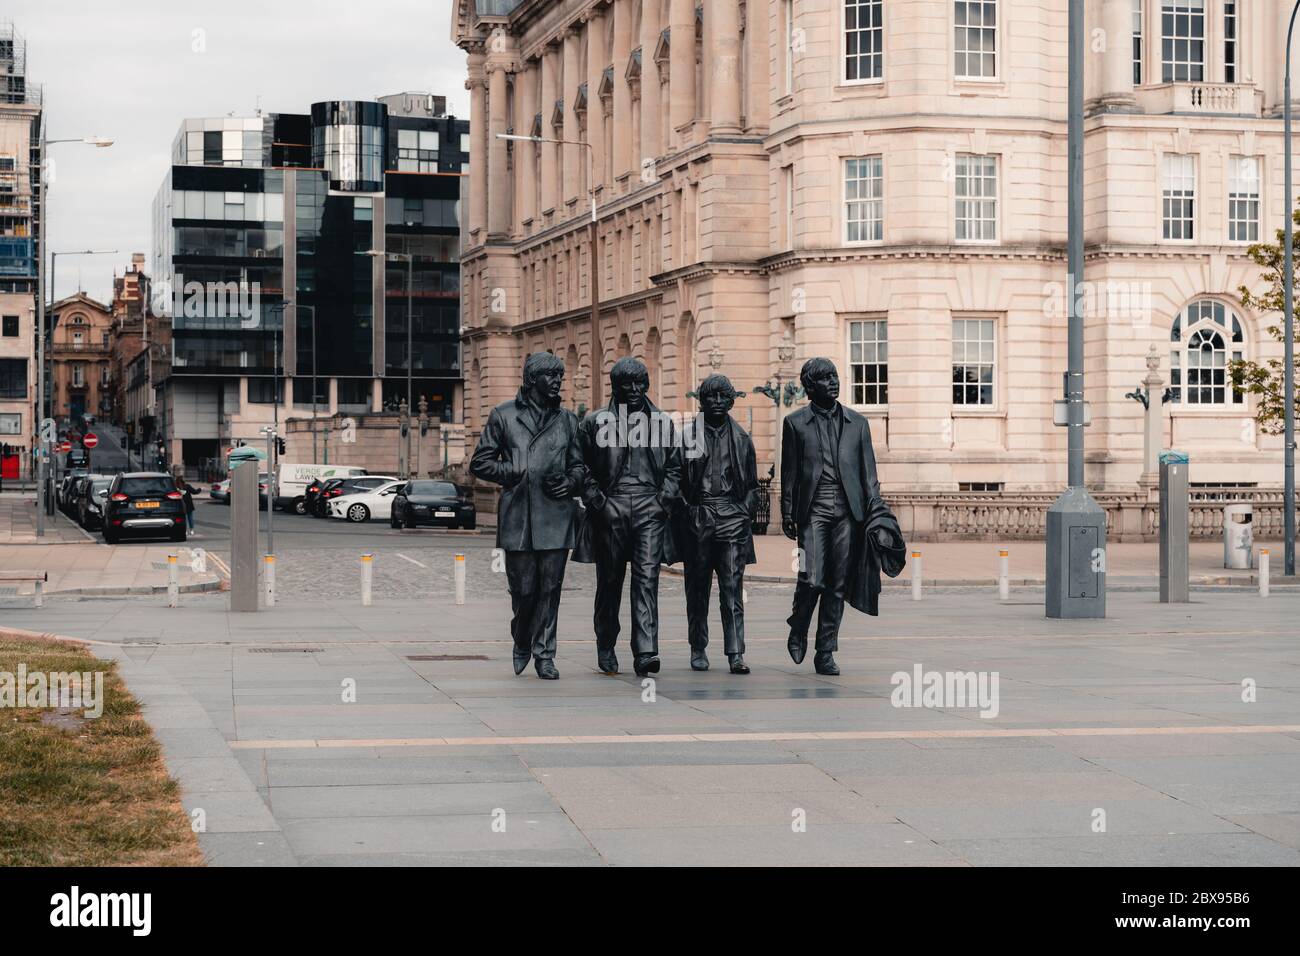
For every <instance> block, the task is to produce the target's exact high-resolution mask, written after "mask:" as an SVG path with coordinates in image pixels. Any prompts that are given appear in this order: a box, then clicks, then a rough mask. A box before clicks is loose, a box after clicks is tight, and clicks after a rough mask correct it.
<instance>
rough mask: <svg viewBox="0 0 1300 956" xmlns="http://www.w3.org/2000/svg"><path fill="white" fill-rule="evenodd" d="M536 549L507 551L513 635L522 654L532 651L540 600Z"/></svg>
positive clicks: (507, 574)
mask: <svg viewBox="0 0 1300 956" xmlns="http://www.w3.org/2000/svg"><path fill="white" fill-rule="evenodd" d="M536 553H537V552H534V551H507V552H506V584H507V585H508V586H509V588H510V610H511V611H512V613H513V617H511V619H510V637H511V638H512V639H513V640H514V642H515V652H516V653H517V654H519V655H521V659H522V655H523V654H530V653H532V650H531V648H532V643H533V625H532V621H533V609H534V607H535V605H536V600H537V584H538V581H537V562H536V561H535V560H534V555H535V554H536Z"/></svg>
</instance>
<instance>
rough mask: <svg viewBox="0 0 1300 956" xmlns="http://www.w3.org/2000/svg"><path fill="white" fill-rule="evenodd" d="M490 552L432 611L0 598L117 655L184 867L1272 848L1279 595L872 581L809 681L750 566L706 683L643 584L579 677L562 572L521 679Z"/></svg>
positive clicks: (895, 859) (932, 859)
mask: <svg viewBox="0 0 1300 956" xmlns="http://www.w3.org/2000/svg"><path fill="white" fill-rule="evenodd" d="M397 563H404V562H397ZM503 577H504V575H500V574H498V575H495V576H494V577H492V578H491V582H492V585H491V586H492V587H493V588H495V591H494V592H489V593H484V594H483V595H482V596H475V595H474V594H471V596H470V597H469V598H467V600H466V603H465V604H464V605H460V606H458V605H456V604H455V603H454V601H453V600H452V599H450V598H449V596H448V594H447V592H446V591H445V590H437V589H431V590H430V591H428V592H427V594H425V595H424V596H422V597H420V598H419V599H412V598H410V597H409V596H408V597H407V598H405V599H397V598H391V599H376V602H375V604H374V605H372V606H370V607H362V606H361V604H360V600H359V598H358V597H357V596H356V595H355V594H348V595H342V596H336V597H335V598H334V599H333V600H314V601H311V602H304V601H297V600H289V599H286V601H285V602H282V603H278V604H277V606H276V607H275V608H274V609H269V610H262V611H260V612H257V613H253V614H247V613H246V614H235V613H232V612H230V611H229V610H228V609H227V608H228V599H227V597H226V596H225V595H193V596H187V597H186V598H185V600H184V601H183V602H182V606H181V607H180V608H176V609H170V608H166V607H164V606H163V602H162V601H160V600H159V599H157V598H152V599H149V598H136V599H121V600H79V601H71V600H63V601H59V600H55V601H51V602H50V603H49V604H48V605H47V607H46V608H45V609H43V610H41V611H35V610H29V609H12V610H6V612H5V615H4V620H5V626H8V627H11V628H22V629H27V630H40V631H45V632H53V633H57V634H61V635H65V636H69V637H75V638H82V639H87V640H91V641H94V642H96V643H95V644H93V645H92V646H93V650H94V651H95V653H97V654H99V655H100V656H102V657H105V658H111V659H115V660H117V661H118V662H119V665H120V667H121V672H122V674H123V677H124V678H125V680H126V682H127V685H128V686H129V687H130V689H131V690H132V691H133V692H134V693H135V694H136V695H137V696H138V697H139V698H140V699H141V700H142V702H143V704H144V708H145V716H146V718H147V719H148V720H149V722H150V724H151V725H152V726H153V728H154V730H155V732H156V734H157V735H158V737H159V739H160V741H161V742H162V745H163V747H164V751H165V754H166V758H167V762H168V766H169V767H170V768H171V770H172V772H173V774H175V775H176V776H177V778H178V779H179V781H180V783H181V786H182V791H183V798H182V799H183V802H184V804H185V806H186V808H187V809H188V810H189V811H190V812H191V814H194V812H195V811H198V810H202V811H203V814H202V820H203V821H204V825H205V829H204V832H202V833H200V835H199V840H200V845H201V846H202V848H203V850H204V852H205V854H206V856H207V860H208V862H209V863H210V864H212V865H286V866H291V865H348V866H369V865H445V864H481V865H490V864H548V865H557V864H571V865H635V864H651V865H658V864H672V865H689V864H715V865H716V864H723V865H726V864H736V865H750V864H753V865H790V864H813V865H823V864H861V865H874V864H886V865H916V866H971V865H1017V864H1028V865H1062V864H1074V865H1088V864H1097V865H1130V864H1133V865H1138V864H1142V865H1193V864H1196V865H1296V864H1300V653H1298V652H1297V647H1296V642H1295V639H1294V638H1295V628H1294V620H1295V616H1296V613H1297V611H1300V595H1295V594H1275V595H1274V596H1273V597H1270V598H1267V599H1265V598H1260V597H1258V596H1257V595H1255V594H1253V593H1250V592H1246V591H1243V590H1241V589H1236V590H1233V589H1222V590H1217V591H1205V592H1198V593H1196V594H1195V595H1194V600H1193V602H1192V603H1191V604H1185V605H1161V604H1159V603H1157V602H1156V600H1155V599H1154V596H1153V595H1150V594H1147V593H1143V592H1121V593H1116V594H1112V595H1110V599H1109V607H1108V614H1109V616H1108V618H1107V619H1105V620H1085V621H1055V620H1048V619H1046V618H1045V617H1044V614H1043V603H1042V592H1041V590H1037V589H1029V588H1018V589H1015V590H1013V592H1012V595H1011V598H1010V600H1008V601H1006V602H1003V601H999V600H998V599H997V598H996V595H995V594H993V593H989V592H987V591H980V590H976V589H952V590H947V589H942V590H935V591H932V592H927V594H926V596H925V598H924V600H922V601H921V602H912V601H910V600H907V599H905V598H904V597H903V596H902V595H901V594H898V593H897V592H892V593H890V594H886V595H885V598H884V605H883V609H882V615H881V617H879V618H868V617H866V616H864V615H860V614H858V613H856V612H854V611H851V610H850V611H848V612H846V618H845V624H844V630H843V632H842V638H841V649H840V651H839V653H838V655H837V656H838V659H839V661H840V665H841V668H842V669H843V676H841V677H835V678H831V677H821V676H818V675H816V674H815V673H813V670H812V667H811V662H810V661H805V663H804V664H803V665H801V666H798V667H796V666H795V665H794V664H792V662H791V661H790V659H789V657H788V655H787V654H786V651H785V627H784V622H783V619H784V616H785V615H786V614H787V613H788V607H789V589H788V588H787V587H786V586H784V585H779V584H773V585H768V586H765V587H755V588H754V589H752V590H751V594H750V598H749V601H748V603H747V612H746V613H747V619H748V627H749V641H748V648H747V653H746V657H747V660H748V661H749V662H750V664H751V666H752V667H753V671H754V672H753V674H751V675H750V676H748V677H735V676H732V675H730V674H728V673H727V672H726V668H725V658H724V657H723V656H722V654H721V653H720V648H717V647H716V645H715V650H714V669H713V670H711V671H709V672H707V673H695V672H692V671H691V670H690V669H689V667H688V650H687V647H686V644H685V640H684V633H685V619H684V610H683V607H682V600H681V592H680V590H679V584H680V582H676V581H669V580H665V582H664V585H663V587H662V589H661V591H662V595H661V622H662V623H661V633H662V647H663V659H664V669H663V671H662V672H661V673H660V674H659V675H657V677H656V678H655V679H654V680H653V681H652V682H649V683H643V682H642V681H640V680H638V679H636V678H635V677H633V676H632V675H630V674H624V675H620V676H618V677H613V678H610V677H604V676H602V675H600V674H599V673H597V672H596V670H595V668H594V657H595V654H594V648H593V642H592V640H591V635H590V623H589V621H590V618H589V617H588V615H589V613H590V608H591V606H590V595H589V594H582V593H579V594H571V593H566V595H565V599H564V604H563V605H562V608H561V618H560V644H559V654H558V657H557V664H558V666H559V669H560V671H561V673H562V675H563V677H562V679H561V680H560V681H558V682H543V681H539V680H537V679H536V678H535V677H534V676H532V673H531V671H526V672H525V674H524V675H522V676H519V677H515V676H514V675H513V673H512V671H511V668H510V666H509V656H510V644H509V637H508V634H509V623H508V602H507V601H506V600H505V588H504V581H503V580H502V578H503ZM624 613H625V617H626V604H625V611H624ZM714 613H715V619H714V625H713V626H714V628H715V629H716V627H717V623H716V611H715V612H714ZM625 633H626V632H625ZM715 640H716V637H715ZM620 650H621V657H622V659H623V663H624V666H625V667H626V666H627V665H628V664H630V659H629V657H628V654H627V651H626V637H624V639H623V642H622V647H621V648H620ZM918 667H919V668H921V669H922V671H923V672H931V671H934V672H941V673H942V672H950V671H951V672H973V673H975V674H977V675H979V674H982V675H983V676H984V678H985V679H986V681H987V682H989V683H988V685H987V686H992V681H993V679H994V675H996V680H997V683H996V687H997V693H996V695H995V696H991V697H989V698H988V699H986V701H985V703H986V704H987V703H988V701H989V700H995V701H996V711H997V713H996V716H989V717H984V716H981V713H982V712H983V713H991V710H992V709H991V708H990V707H988V706H985V707H984V708H983V709H982V710H981V709H980V708H978V707H975V706H971V704H973V701H962V700H960V699H957V698H952V699H948V700H943V699H940V700H937V701H936V700H932V701H928V702H927V700H926V699H925V698H924V697H921V696H920V695H919V694H918V696H917V698H916V699H915V700H914V699H912V698H911V697H910V696H909V697H907V698H906V699H899V700H892V699H891V696H892V695H894V693H895V689H896V688H895V685H896V683H897V682H898V681H899V680H901V678H900V677H898V676H897V675H911V674H913V673H914V671H915V669H916V668H918ZM1244 688H1246V689H1249V690H1250V692H1249V693H1248V692H1247V690H1244ZM1248 701H1249V702H1248ZM904 703H907V704H918V705H921V706H898V704H904Z"/></svg>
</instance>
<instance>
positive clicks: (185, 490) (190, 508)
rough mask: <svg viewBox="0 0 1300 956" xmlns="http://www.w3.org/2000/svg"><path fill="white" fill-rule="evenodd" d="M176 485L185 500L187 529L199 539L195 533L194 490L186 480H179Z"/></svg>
mask: <svg viewBox="0 0 1300 956" xmlns="http://www.w3.org/2000/svg"><path fill="white" fill-rule="evenodd" d="M176 484H177V486H179V488H180V490H181V495H182V496H183V497H184V498H185V528H186V530H187V531H188V532H189V533H190V535H192V536H193V537H195V538H197V537H198V534H197V533H195V531H194V488H193V487H192V486H191V485H190V483H189V482H188V481H186V480H185V479H184V478H178V479H177V480H176Z"/></svg>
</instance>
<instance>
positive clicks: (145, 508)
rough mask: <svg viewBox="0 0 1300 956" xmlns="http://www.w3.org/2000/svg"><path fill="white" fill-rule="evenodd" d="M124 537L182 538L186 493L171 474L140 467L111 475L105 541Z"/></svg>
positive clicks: (115, 542) (105, 511)
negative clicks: (112, 477) (136, 469)
mask: <svg viewBox="0 0 1300 956" xmlns="http://www.w3.org/2000/svg"><path fill="white" fill-rule="evenodd" d="M126 537H141V538H144V537H151V538H170V539H171V540H172V541H184V540H185V496H184V495H182V494H181V493H180V490H179V489H177V487H176V479H174V478H172V476H171V475H169V474H166V473H165V472H155V471H139V472H132V473H130V474H125V475H118V476H117V477H116V478H114V479H113V483H112V485H110V486H109V489H108V501H107V503H106V506H105V509H104V541H105V542H107V543H108V544H117V542H118V541H119V540H121V539H122V538H126Z"/></svg>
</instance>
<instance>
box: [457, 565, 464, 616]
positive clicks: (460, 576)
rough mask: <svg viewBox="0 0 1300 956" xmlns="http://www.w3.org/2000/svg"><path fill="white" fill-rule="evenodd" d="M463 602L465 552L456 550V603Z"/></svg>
mask: <svg viewBox="0 0 1300 956" xmlns="http://www.w3.org/2000/svg"><path fill="white" fill-rule="evenodd" d="M464 603H465V554H464V552H462V551H457V552H456V604H457V606H459V605H461V604H464Z"/></svg>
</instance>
